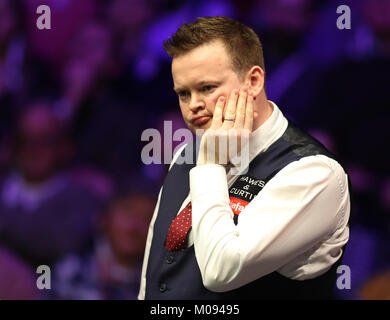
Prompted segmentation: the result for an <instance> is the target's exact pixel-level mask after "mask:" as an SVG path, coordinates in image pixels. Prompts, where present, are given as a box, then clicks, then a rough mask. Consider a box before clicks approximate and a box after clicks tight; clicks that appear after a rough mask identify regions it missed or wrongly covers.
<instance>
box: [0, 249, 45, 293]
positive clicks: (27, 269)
mask: <svg viewBox="0 0 390 320" xmlns="http://www.w3.org/2000/svg"><path fill="white" fill-rule="evenodd" d="M0 283H1V285H0V300H36V299H39V298H40V297H41V296H40V293H39V290H38V288H37V286H36V273H35V270H34V269H33V268H31V266H29V265H28V264H26V263H25V262H24V261H22V260H21V259H20V258H19V257H17V256H16V255H15V254H13V253H12V252H11V251H10V250H9V249H6V248H3V247H0Z"/></svg>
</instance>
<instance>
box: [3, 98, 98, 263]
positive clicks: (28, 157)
mask: <svg viewBox="0 0 390 320" xmlns="http://www.w3.org/2000/svg"><path fill="white" fill-rule="evenodd" d="M13 142H14V145H13V156H14V158H13V159H14V160H13V163H14V167H13V168H12V170H10V172H9V173H8V174H6V175H5V176H4V178H3V179H1V182H0V244H2V245H5V246H7V247H8V248H11V249H12V250H13V251H14V252H16V253H17V254H18V255H19V256H20V257H22V258H23V259H24V260H25V261H26V262H28V263H30V264H31V266H38V265H40V264H47V265H50V264H51V263H53V262H54V261H55V260H57V259H59V258H61V257H62V256H63V255H65V254H67V253H69V252H73V251H78V250H81V249H83V248H85V247H86V246H87V245H88V244H89V241H90V240H91V239H92V235H93V232H94V230H93V219H94V215H95V214H96V213H97V210H98V207H99V199H98V198H97V197H96V196H94V195H93V193H92V192H90V191H89V190H87V189H86V188H84V187H83V186H81V185H78V184H77V183H75V182H74V181H73V180H72V179H71V175H70V174H69V169H68V168H66V162H67V161H68V158H69V156H70V154H71V143H70V142H69V140H68V138H67V135H66V131H65V128H64V127H63V125H62V123H61V121H60V120H58V119H57V118H56V117H55V116H54V114H53V112H52V110H51V109H50V108H49V106H48V105H47V104H46V102H44V101H37V102H34V103H32V105H30V106H28V107H26V110H25V111H24V112H23V113H21V115H20V119H19V121H18V122H17V125H16V128H15V135H14V141H13Z"/></svg>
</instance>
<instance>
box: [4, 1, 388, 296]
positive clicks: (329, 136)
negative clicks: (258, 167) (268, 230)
mask: <svg viewBox="0 0 390 320" xmlns="http://www.w3.org/2000/svg"><path fill="white" fill-rule="evenodd" d="M41 4H46V5H48V6H49V7H50V8H51V26H52V29H51V30H39V29H38V28H37V27H36V20H37V18H38V16H39V15H38V14H37V13H36V9H37V7H38V6H39V5H41ZM339 5H348V6H349V7H350V9H351V14H352V28H351V29H350V30H339V29H338V28H337V26H336V20H337V18H338V17H339V14H337V13H336V9H337V7H338V6H339ZM209 15H226V16H229V17H232V18H236V19H238V20H240V21H241V22H243V23H245V24H247V25H249V26H250V27H252V28H253V29H254V30H255V31H256V32H257V33H258V35H259V37H260V40H261V41H262V43H263V47H264V55H265V65H266V71H267V74H266V87H267V94H268V97H269V99H270V100H272V101H274V102H276V103H277V104H278V106H279V107H280V108H281V110H282V111H283V112H284V113H285V114H286V115H287V116H288V117H289V118H290V119H292V120H293V121H295V122H297V123H298V124H299V125H300V126H302V127H303V128H305V129H306V130H308V131H309V132H311V133H312V134H313V135H314V136H316V137H317V138H318V139H319V140H320V141H322V142H323V143H324V144H325V145H326V146H328V148H330V149H331V150H332V151H333V152H334V153H335V154H336V155H337V156H338V158H339V159H340V161H341V162H342V163H343V165H344V167H345V168H346V170H347V172H348V173H349V175H350V178H351V182H352V189H353V207H352V210H353V211H352V217H351V237H350V241H349V243H348V245H347V248H346V252H345V255H344V264H346V265H348V266H349V267H350V269H351V276H352V279H351V289H350V290H337V289H336V295H337V297H338V298H340V299H372V298H377V299H384V298H387V299H390V276H388V270H390V252H389V250H390V249H389V248H390V246H389V235H390V215H389V213H390V212H389V211H390V171H389V169H388V164H389V163H390V161H389V160H390V159H389V153H388V152H387V148H388V145H389V142H388V141H389V130H387V129H386V128H387V125H388V121H389V120H390V117H389V115H390V112H389V107H390V99H389V97H388V94H389V88H390V87H389V74H390V63H389V62H390V1H387V0H358V1H356V0H355V1H351V0H344V1H314V0H313V1H311V0H251V1H238V0H230V1H219V0H207V1H202V0H200V1H199V0H196V1H195V0H194V1H185V2H184V1H180V0H150V1H143V0H82V1H79V0H39V1H38V0H0V299H135V298H136V296H137V292H138V286H139V273H140V267H141V264H142V257H143V249H144V244H145V239H146V233H147V227H148V223H149V221H150V219H151V216H152V214H153V210H154V205H155V202H156V200H157V195H158V191H159V188H160V186H161V183H162V181H163V178H164V175H165V172H166V170H167V165H149V166H146V165H144V164H143V163H142V162H141V150H142V147H143V146H144V145H145V144H146V143H145V142H142V141H141V134H142V132H143V130H145V129H147V128H157V129H158V130H160V132H163V129H162V127H163V122H164V120H165V121H167V120H171V121H173V127H174V130H175V129H178V128H182V127H184V123H183V122H182V120H181V114H180V112H179V107H178V102H177V98H176V96H175V94H174V92H173V90H172V79H171V74H170V59H169V57H168V56H167V55H166V54H165V52H164V51H163V48H162V41H163V40H165V39H167V38H168V37H169V36H170V34H171V33H172V32H174V31H175V30H176V29H177V28H178V26H179V25H180V24H181V23H183V22H190V21H193V20H195V19H196V18H197V17H199V16H209ZM42 264H45V265H49V266H50V267H51V270H52V274H51V276H52V283H51V290H37V288H36V285H35V281H36V279H37V277H38V276H39V275H37V274H36V268H37V267H38V266H39V265H42Z"/></svg>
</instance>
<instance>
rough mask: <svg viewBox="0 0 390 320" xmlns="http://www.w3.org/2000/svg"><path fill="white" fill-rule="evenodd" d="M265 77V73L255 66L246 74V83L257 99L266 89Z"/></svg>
mask: <svg viewBox="0 0 390 320" xmlns="http://www.w3.org/2000/svg"><path fill="white" fill-rule="evenodd" d="M264 76H265V74H264V71H263V69H262V68H260V67H259V66H253V67H252V68H251V69H250V70H249V71H248V72H247V74H246V77H245V83H247V84H248V86H249V91H250V92H252V94H253V97H254V98H255V99H256V97H257V96H259V95H260V93H261V92H262V91H263V89H264Z"/></svg>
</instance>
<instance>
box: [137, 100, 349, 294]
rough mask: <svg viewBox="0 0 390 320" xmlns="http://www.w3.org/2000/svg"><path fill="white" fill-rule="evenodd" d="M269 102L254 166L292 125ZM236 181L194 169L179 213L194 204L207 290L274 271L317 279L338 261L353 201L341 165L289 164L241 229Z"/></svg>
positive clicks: (316, 160) (216, 168)
mask: <svg viewBox="0 0 390 320" xmlns="http://www.w3.org/2000/svg"><path fill="white" fill-rule="evenodd" d="M270 103H271V104H272V106H273V112H272V114H271V116H270V117H269V118H268V119H267V120H266V121H265V122H264V123H263V124H262V125H261V126H260V127H259V128H257V129H256V130H255V131H254V132H253V133H252V135H251V137H250V141H249V143H250V145H249V152H250V161H252V160H253V159H254V158H255V157H256V156H257V155H258V154H259V153H261V152H264V151H265V150H267V148H268V147H269V146H270V145H271V144H273V143H274V142H275V141H276V140H277V139H279V138H280V137H281V136H282V135H283V133H284V132H285V130H286V128H287V125H288V122H287V119H286V118H285V117H284V116H283V114H282V112H281V111H280V110H279V108H278V107H277V106H276V104H274V103H273V102H271V101H270ZM184 147H185V146H183V147H182V148H181V149H180V150H178V152H177V153H176V155H175V157H174V159H173V161H172V163H174V162H175V161H176V159H177V158H178V156H179V155H180V153H181V151H182V150H183V148H184ZM171 166H172V165H171ZM237 178H238V175H233V174H231V171H229V172H226V169H225V167H223V166H221V165H218V164H206V165H202V166H197V167H194V168H192V169H191V170H190V192H189V194H188V196H187V198H186V199H185V200H184V201H183V204H182V206H181V208H180V210H179V212H180V211H181V210H182V209H183V208H184V207H185V206H186V205H187V203H188V202H189V201H192V229H191V230H190V234H189V241H188V245H189V246H191V245H194V249H195V256H196V260H197V262H198V265H199V268H200V272H201V275H202V280H203V284H204V286H205V287H206V288H207V289H209V290H211V291H215V292H224V291H229V290H233V289H236V288H238V287H241V286H243V285H245V284H247V283H249V282H252V281H254V280H256V279H258V278H260V277H262V276H265V275H266V274H269V273H271V272H273V271H277V272H279V273H280V274H282V275H283V276H285V277H288V278H290V279H294V280H305V279H312V278H315V277H318V276H320V275H321V274H323V273H325V272H326V271H328V270H329V268H330V267H331V266H332V265H333V264H334V263H335V262H336V261H337V260H338V259H339V258H340V256H341V254H342V247H343V246H344V245H345V244H346V243H347V241H348V238H349V228H348V219H349V213H350V202H349V190H348V179H347V175H346V173H345V172H344V170H343V168H342V167H341V166H340V164H339V163H338V162H337V161H335V160H333V159H331V158H328V157H326V156H324V155H314V156H308V157H304V158H302V159H300V160H298V161H294V162H292V163H290V164H288V165H287V166H285V167H284V168H283V169H282V170H280V171H279V172H278V173H277V174H276V175H275V176H274V177H273V178H272V179H271V180H270V181H269V182H268V183H267V184H266V185H265V187H264V188H263V189H262V191H261V192H260V193H259V194H258V195H257V196H256V197H255V198H254V199H253V200H252V201H251V202H250V203H249V204H248V205H247V206H246V207H245V209H244V210H243V211H242V212H241V213H240V216H239V223H238V224H237V225H235V224H234V222H233V212H232V209H231V208H230V205H229V203H230V200H229V192H228V189H229V188H230V187H231V186H232V184H233V183H234V182H235V181H236V179H237ZM161 191H162V190H160V194H159V197H158V201H157V205H156V208H155V212H154V216H153V218H152V221H151V224H150V227H149V234H148V238H147V243H146V249H145V255H144V264H143V269H142V277H141V287H140V292H139V296H138V298H139V299H144V298H145V287H146V281H147V279H146V268H147V262H148V258H149V251H150V247H151V243H152V239H153V227H154V222H155V220H156V217H157V213H158V209H159V204H160V197H161ZM179 212H178V213H179Z"/></svg>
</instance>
